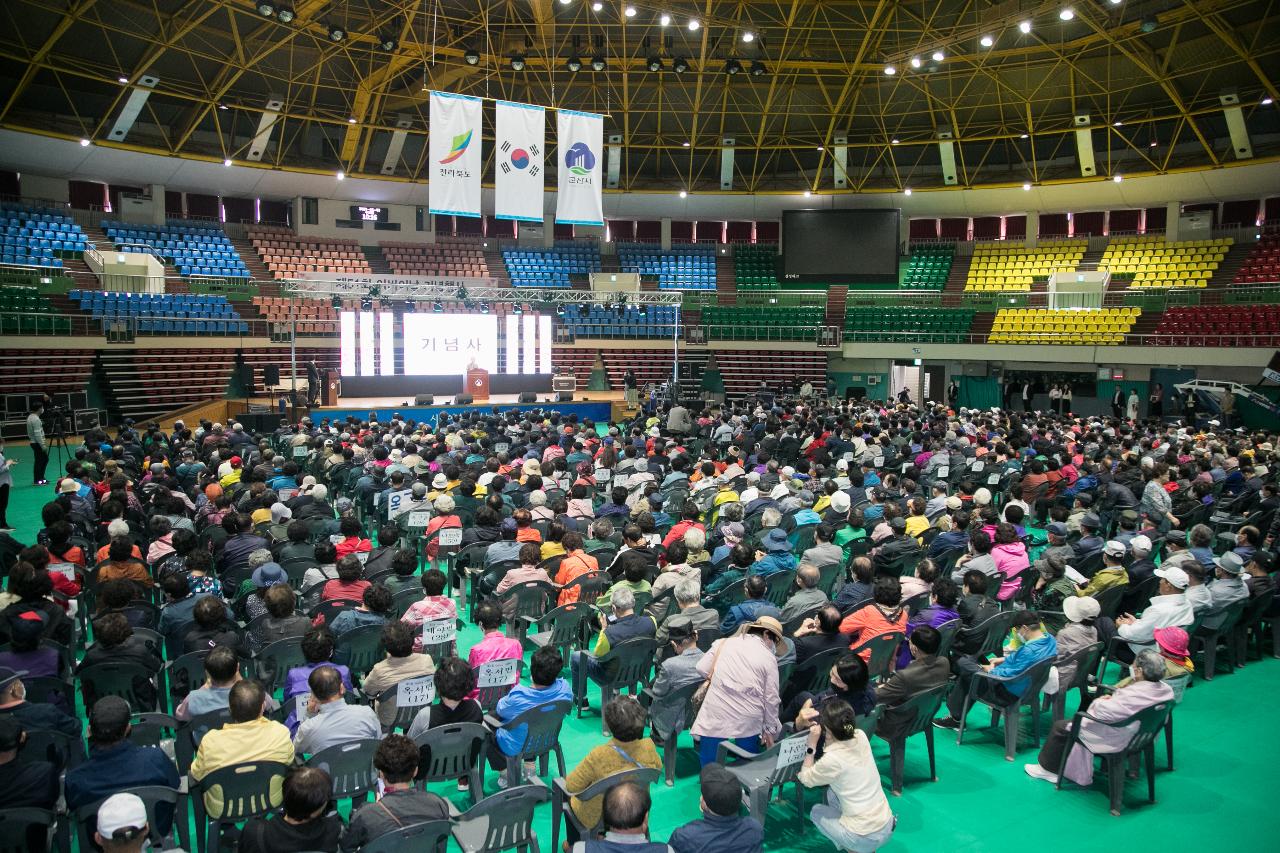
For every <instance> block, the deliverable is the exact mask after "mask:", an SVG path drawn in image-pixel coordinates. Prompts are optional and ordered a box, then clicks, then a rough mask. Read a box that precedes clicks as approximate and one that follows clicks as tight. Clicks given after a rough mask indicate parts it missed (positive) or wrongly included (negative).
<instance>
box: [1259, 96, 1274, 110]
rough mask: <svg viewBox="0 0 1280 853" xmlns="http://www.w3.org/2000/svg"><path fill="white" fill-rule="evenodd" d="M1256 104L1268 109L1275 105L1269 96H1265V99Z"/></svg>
mask: <svg viewBox="0 0 1280 853" xmlns="http://www.w3.org/2000/svg"><path fill="white" fill-rule="evenodd" d="M1258 103H1260V104H1262V105H1263V106H1264V107H1269V106H1271V105H1272V104H1273V103H1275V101H1273V100H1271V96H1270V95H1267V96H1266V97H1265V98H1263V99H1262V100H1261V101H1259V102H1258Z"/></svg>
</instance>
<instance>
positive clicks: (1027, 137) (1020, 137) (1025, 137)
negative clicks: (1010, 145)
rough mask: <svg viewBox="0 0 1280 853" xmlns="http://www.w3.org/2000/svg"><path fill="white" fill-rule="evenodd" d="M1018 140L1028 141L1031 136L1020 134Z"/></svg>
mask: <svg viewBox="0 0 1280 853" xmlns="http://www.w3.org/2000/svg"><path fill="white" fill-rule="evenodd" d="M1018 138H1019V139H1030V138H1031V135H1030V134H1027V133H1024V134H1022V135H1021V136H1019V137H1018Z"/></svg>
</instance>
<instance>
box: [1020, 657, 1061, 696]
mask: <svg viewBox="0 0 1280 853" xmlns="http://www.w3.org/2000/svg"><path fill="white" fill-rule="evenodd" d="M1053 667H1054V659H1053V658H1046V659H1044V660H1042V661H1040V662H1039V663H1036V664H1032V665H1031V666H1029V667H1027V669H1026V670H1025V671H1024V672H1023V673H1022V677H1023V678H1025V679H1026V680H1027V686H1026V687H1025V688H1024V689H1023V691H1022V693H1021V694H1020V695H1019V696H1018V702H1019V703H1021V704H1024V705H1025V704H1026V703H1027V702H1029V701H1030V700H1031V698H1032V697H1034V696H1035V695H1036V694H1038V693H1039V692H1040V691H1042V690H1044V683H1045V682H1046V681H1048V680H1049V670H1051V669H1053Z"/></svg>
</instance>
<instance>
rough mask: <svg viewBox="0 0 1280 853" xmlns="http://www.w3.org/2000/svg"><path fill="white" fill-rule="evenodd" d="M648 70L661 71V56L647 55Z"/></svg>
mask: <svg viewBox="0 0 1280 853" xmlns="http://www.w3.org/2000/svg"><path fill="white" fill-rule="evenodd" d="M649 70H650V71H653V72H655V73H656V72H658V71H661V70H662V57H661V56H651V57H649Z"/></svg>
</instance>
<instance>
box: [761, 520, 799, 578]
mask: <svg viewBox="0 0 1280 853" xmlns="http://www.w3.org/2000/svg"><path fill="white" fill-rule="evenodd" d="M796 565H797V560H796V556H795V554H793V553H791V540H790V539H789V538H787V532H786V531H785V530H783V529H782V528H781V527H774V528H772V529H771V530H769V532H768V533H766V534H765V535H764V536H763V537H762V538H761V539H760V550H758V551H756V561H755V562H754V563H752V564H751V574H753V575H761V576H763V577H768V576H769V575H772V574H775V573H777V572H786V571H792V570H794V569H795V567H796Z"/></svg>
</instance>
